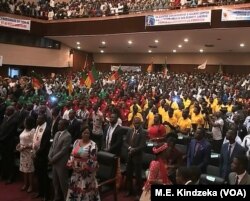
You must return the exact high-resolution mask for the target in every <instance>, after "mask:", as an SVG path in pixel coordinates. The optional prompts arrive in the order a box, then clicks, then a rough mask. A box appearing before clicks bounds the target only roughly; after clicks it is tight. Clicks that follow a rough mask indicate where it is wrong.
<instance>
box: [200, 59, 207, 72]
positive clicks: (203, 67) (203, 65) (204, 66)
mask: <svg viewBox="0 0 250 201" xmlns="http://www.w3.org/2000/svg"><path fill="white" fill-rule="evenodd" d="M206 66H207V60H206V61H205V62H204V63H203V64H201V65H199V66H198V69H202V70H204V69H205V68H206Z"/></svg>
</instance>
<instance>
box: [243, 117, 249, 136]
mask: <svg viewBox="0 0 250 201" xmlns="http://www.w3.org/2000/svg"><path fill="white" fill-rule="evenodd" d="M243 125H244V126H245V127H246V129H247V131H248V132H249V131H250V116H247V118H246V119H245V121H244V124H243Z"/></svg>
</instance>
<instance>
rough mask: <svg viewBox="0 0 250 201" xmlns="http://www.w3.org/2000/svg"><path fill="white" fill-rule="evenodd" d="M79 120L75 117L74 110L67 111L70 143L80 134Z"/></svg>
mask: <svg viewBox="0 0 250 201" xmlns="http://www.w3.org/2000/svg"><path fill="white" fill-rule="evenodd" d="M80 130H81V122H80V121H79V120H78V119H77V118H76V112H75V111H74V110H70V112H69V127H68V131H69V133H70V134H71V139H72V144H74V142H75V141H76V140H77V139H79V138H80V136H81V131H80Z"/></svg>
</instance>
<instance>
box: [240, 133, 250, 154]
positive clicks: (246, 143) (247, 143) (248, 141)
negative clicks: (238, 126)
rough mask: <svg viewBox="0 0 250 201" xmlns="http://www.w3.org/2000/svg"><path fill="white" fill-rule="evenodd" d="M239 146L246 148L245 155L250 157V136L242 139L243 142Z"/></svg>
mask: <svg viewBox="0 0 250 201" xmlns="http://www.w3.org/2000/svg"><path fill="white" fill-rule="evenodd" d="M241 146H242V147H244V148H246V150H247V153H246V155H247V156H248V157H249V156H250V134H248V135H246V136H245V137H244V139H243V142H242V143H241Z"/></svg>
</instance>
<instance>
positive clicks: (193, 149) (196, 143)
mask: <svg viewBox="0 0 250 201" xmlns="http://www.w3.org/2000/svg"><path fill="white" fill-rule="evenodd" d="M204 135H205V130H204V129H203V128H197V130H196V132H195V134H194V139H192V140H191V142H190V144H189V147H188V152H187V166H188V167H190V166H191V165H195V166H198V167H199V168H200V170H201V172H202V173H205V172H206V169H207V165H208V162H209V160H210V155H211V145H210V143H209V142H208V141H207V140H206V139H205V138H204Z"/></svg>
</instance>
